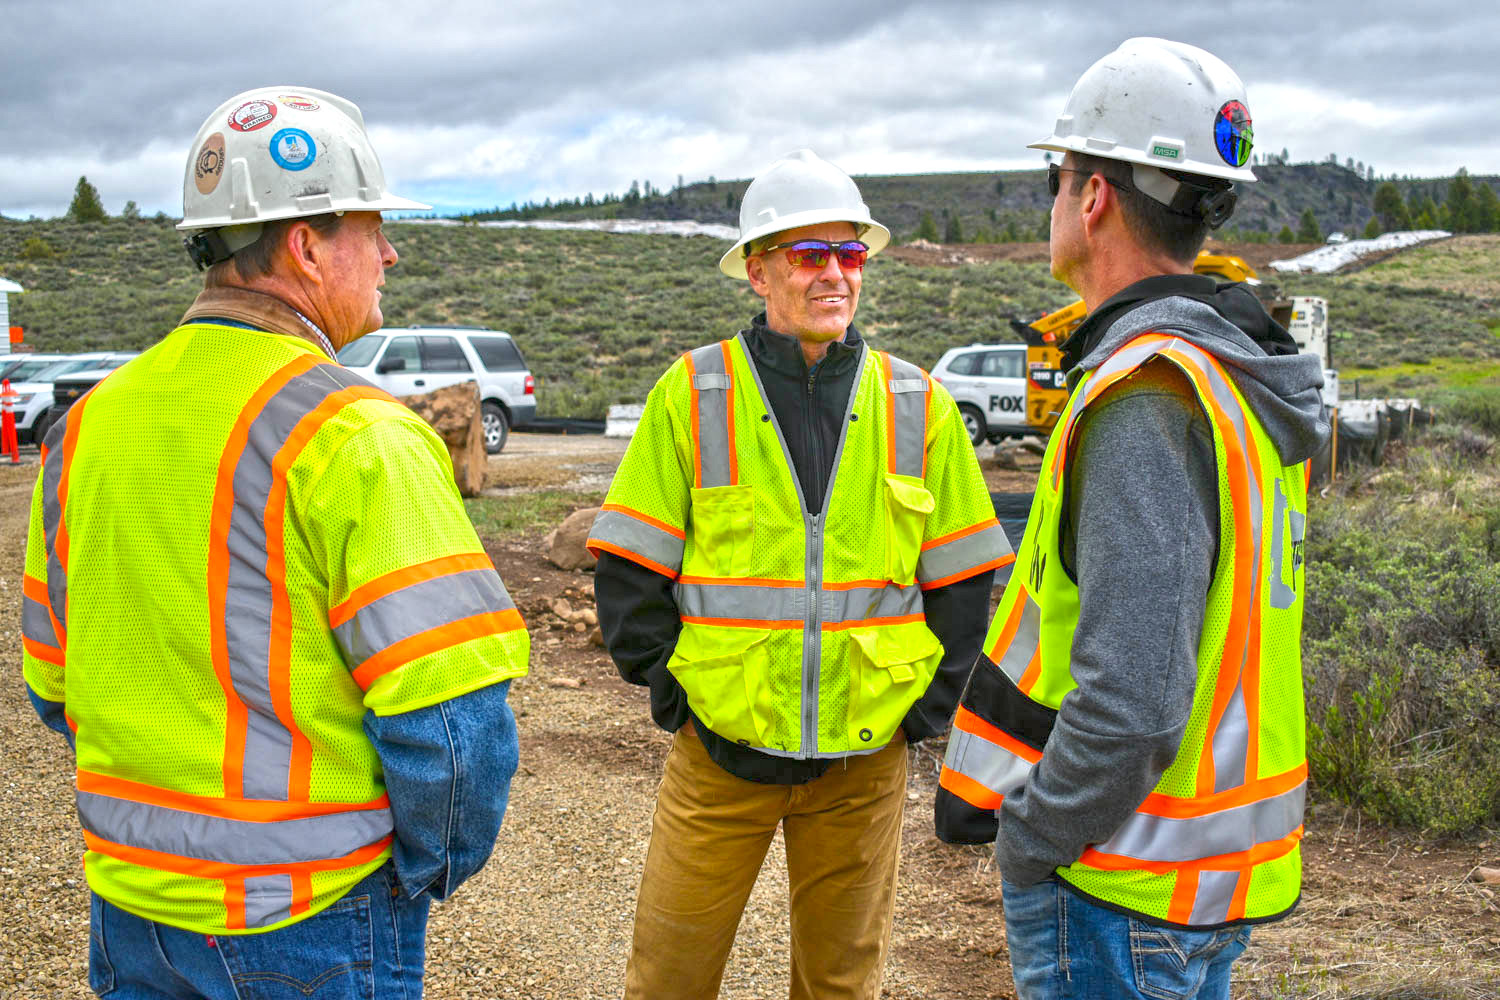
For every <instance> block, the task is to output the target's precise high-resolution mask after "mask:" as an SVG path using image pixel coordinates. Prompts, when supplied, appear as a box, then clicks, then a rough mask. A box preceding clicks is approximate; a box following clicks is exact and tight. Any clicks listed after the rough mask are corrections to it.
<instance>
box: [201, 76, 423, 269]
mask: <svg viewBox="0 0 1500 1000" xmlns="http://www.w3.org/2000/svg"><path fill="white" fill-rule="evenodd" d="M431 207H432V206H430V205H424V204H422V203H421V202H419V201H411V200H410V199H407V198H398V197H396V196H395V195H393V194H391V193H390V192H388V191H387V190H386V188H385V173H384V172H383V171H382V170H381V168H380V159H379V158H378V157H377V156H376V155H375V150H374V148H373V147H372V146H371V145H370V137H369V136H368V135H366V134H365V120H364V116H363V115H361V114H360V112H359V106H358V105H356V104H355V103H354V102H353V101H347V100H345V99H344V98H342V97H338V96H336V95H334V94H329V93H326V92H324V91H321V90H312V89H309V88H307V87H260V88H257V89H255V90H247V91H245V92H244V93H243V94H238V95H236V96H234V97H231V98H230V99H229V100H227V101H225V102H224V103H223V104H221V105H219V107H218V110H216V111H215V112H214V113H213V114H211V115H209V116H208V120H207V121H205V122H204V123H203V125H202V126H201V127H200V128H199V129H198V135H197V137H196V138H194V140H193V145H192V149H191V151H190V152H189V154H188V161H187V174H186V176H185V177H184V178H183V182H182V222H180V223H178V225H177V228H178V229H184V230H196V231H202V230H219V233H218V235H219V237H220V241H219V242H220V243H221V244H222V245H223V249H221V250H220V251H219V253H220V256H219V259H223V257H227V256H228V253H232V252H233V251H235V250H239V249H242V248H243V247H246V246H249V245H250V244H251V243H253V242H255V240H256V239H257V238H258V237H259V235H260V225H259V224H260V223H262V222H272V221H275V220H277V219H296V218H301V217H304V216H309V215H322V214H324V213H327V212H337V213H343V212H389V211H395V210H413V211H422V210H425V209H428V208H431ZM224 249H227V251H228V253H225V252H224ZM189 252H190V253H194V259H195V260H197V259H199V256H198V254H197V253H195V252H194V251H193V248H192V247H191V246H190V247H189ZM211 262H212V261H211Z"/></svg>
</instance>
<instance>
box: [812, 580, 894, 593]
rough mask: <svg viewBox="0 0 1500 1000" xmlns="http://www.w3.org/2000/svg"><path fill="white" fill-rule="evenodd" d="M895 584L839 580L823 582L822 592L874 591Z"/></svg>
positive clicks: (875, 581) (879, 581)
mask: <svg viewBox="0 0 1500 1000" xmlns="http://www.w3.org/2000/svg"><path fill="white" fill-rule="evenodd" d="M797 586H799V587H800V586H802V581H800V580H799V581H797ZM893 586H895V583H894V582H893V581H891V580H840V581H837V582H834V581H830V580H824V581H823V589H824V590H838V591H844V590H874V589H876V588H879V587H893Z"/></svg>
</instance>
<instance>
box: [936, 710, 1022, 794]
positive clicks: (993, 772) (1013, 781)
mask: <svg viewBox="0 0 1500 1000" xmlns="http://www.w3.org/2000/svg"><path fill="white" fill-rule="evenodd" d="M943 766H944V767H946V768H947V769H948V770H950V771H957V772H958V773H959V774H961V775H963V776H964V777H966V778H969V779H971V780H973V781H977V782H978V783H979V784H981V785H983V786H984V787H985V788H988V789H989V790H990V791H992V792H996V793H998V794H1000V795H1009V794H1010V793H1011V792H1013V791H1015V790H1016V789H1017V788H1020V787H1021V786H1022V785H1024V784H1026V777H1027V776H1028V775H1029V774H1031V768H1032V767H1033V765H1032V764H1031V763H1030V762H1029V761H1026V760H1024V759H1022V758H1020V757H1017V756H1016V755H1015V754H1013V753H1011V752H1010V751H1009V750H1007V749H1005V748H1004V747H1001V746H996V745H995V744H994V743H991V742H990V741H989V740H987V739H985V738H984V737H982V736H976V735H975V734H973V733H970V732H967V731H965V730H962V729H959V728H957V727H956V726H955V727H954V729H953V730H952V732H951V734H950V735H949V737H948V752H947V753H946V754H944V756H943Z"/></svg>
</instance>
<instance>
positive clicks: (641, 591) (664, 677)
mask: <svg viewBox="0 0 1500 1000" xmlns="http://www.w3.org/2000/svg"><path fill="white" fill-rule="evenodd" d="M594 600H595V601H596V603H597V604H598V608H599V629H600V631H601V632H603V633H604V645H605V647H606V648H607V649H608V650H609V655H610V656H611V657H612V658H613V659H614V661H615V668H616V669H618V670H619V671H620V676H621V677H623V678H624V679H625V680H627V681H629V682H630V683H631V684H641V685H644V686H646V687H648V688H650V689H651V718H653V719H655V720H656V724H657V725H658V726H661V727H662V728H663V729H665V730H666V731H667V732H669V733H675V732H676V731H677V730H679V729H681V728H682V727H683V724H684V723H686V722H687V718H688V704H687V694H686V693H685V692H684V691H683V690H682V685H681V684H679V683H677V678H675V677H673V676H672V674H671V672H670V671H668V670H667V661H668V660H670V659H671V658H672V650H673V649H675V648H676V647H677V633H678V632H680V631H682V619H681V618H680V617H679V616H678V613H677V602H676V601H674V600H673V599H672V581H671V580H668V579H667V578H666V577H664V576H662V575H661V574H660V573H657V572H654V571H652V570H649V569H647V568H646V567H644V566H640V565H637V564H636V563H633V562H631V561H630V560H629V559H624V558H622V557H620V556H617V555H615V554H613V553H611V552H601V553H599V565H598V566H597V567H596V568H595V569H594Z"/></svg>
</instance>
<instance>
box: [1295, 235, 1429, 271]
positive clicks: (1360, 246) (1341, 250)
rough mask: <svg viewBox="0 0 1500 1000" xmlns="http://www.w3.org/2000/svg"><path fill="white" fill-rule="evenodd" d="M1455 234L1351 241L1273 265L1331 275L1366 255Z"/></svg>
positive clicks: (1378, 237)
mask: <svg viewBox="0 0 1500 1000" xmlns="http://www.w3.org/2000/svg"><path fill="white" fill-rule="evenodd" d="M1452 235H1453V234H1452V233H1450V232H1447V231H1446V230H1442V229H1418V230H1413V231H1410V232H1403V233H1385V234H1384V235H1381V236H1377V237H1375V238H1374V239H1373V240H1350V241H1349V242H1348V243H1330V244H1329V245H1328V246H1324V247H1318V249H1316V250H1309V251H1308V252H1307V253H1305V254H1303V255H1302V256H1300V257H1293V258H1292V259H1291V260H1273V261H1271V266H1272V267H1273V268H1275V269H1276V270H1278V271H1289V272H1292V273H1300V274H1329V273H1331V272H1333V271H1337V270H1338V269H1339V268H1341V267H1344V266H1345V265H1348V264H1352V263H1354V262H1355V261H1357V260H1359V259H1360V258H1361V257H1363V256H1365V255H1366V254H1372V253H1380V252H1382V251H1385V250H1399V249H1401V248H1402V247H1410V246H1416V245H1417V244H1418V243H1426V242H1427V241H1429V240H1441V239H1444V238H1446V237H1449V236H1452Z"/></svg>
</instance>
